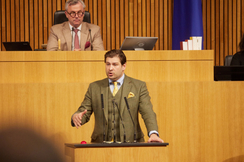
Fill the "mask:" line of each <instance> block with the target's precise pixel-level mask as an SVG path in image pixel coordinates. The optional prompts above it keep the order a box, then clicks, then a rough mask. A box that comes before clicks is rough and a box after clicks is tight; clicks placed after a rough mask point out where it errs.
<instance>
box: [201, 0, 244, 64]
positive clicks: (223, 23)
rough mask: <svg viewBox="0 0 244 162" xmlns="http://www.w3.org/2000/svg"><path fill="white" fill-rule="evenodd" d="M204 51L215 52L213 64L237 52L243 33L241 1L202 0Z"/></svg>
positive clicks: (222, 61)
mask: <svg viewBox="0 0 244 162" xmlns="http://www.w3.org/2000/svg"><path fill="white" fill-rule="evenodd" d="M202 7H203V28H204V49H213V50H214V51H215V64H216V65H223V64H224V58H225V56H226V55H233V54H235V53H236V52H237V51H239V47H238V44H239V42H240V40H241V36H242V34H243V33H244V1H243V0H202Z"/></svg>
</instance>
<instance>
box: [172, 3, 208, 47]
mask: <svg viewBox="0 0 244 162" xmlns="http://www.w3.org/2000/svg"><path fill="white" fill-rule="evenodd" d="M192 36H201V37H202V42H203V24H202V1H201V0H174V12H173V32H172V49H173V50H179V49H180V42H181V41H185V40H186V39H189V38H190V37H192ZM202 47H203V45H202Z"/></svg>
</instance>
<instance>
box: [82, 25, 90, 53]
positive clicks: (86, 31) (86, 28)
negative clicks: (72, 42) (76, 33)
mask: <svg viewBox="0 0 244 162" xmlns="http://www.w3.org/2000/svg"><path fill="white" fill-rule="evenodd" d="M88 31H89V29H88V27H87V24H86V23H84V22H83V23H82V26H81V30H80V49H81V50H82V51H84V50H85V44H86V40H87V39H86V38H87V37H88V34H89V33H88Z"/></svg>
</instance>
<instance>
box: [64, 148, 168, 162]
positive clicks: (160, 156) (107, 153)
mask: <svg viewBox="0 0 244 162" xmlns="http://www.w3.org/2000/svg"><path fill="white" fill-rule="evenodd" d="M167 150H168V149H167V147H102V148H101V147H100V148H96V147H95V148H77V149H74V148H68V147H65V151H66V152H67V154H66V155H67V156H66V157H67V162H79V161H86V162H94V161H104V162H107V161H117V162H125V161H126V162H134V161H140V162H148V161H160V162H168V158H167V157H168V156H167ZM87 155H89V156H87Z"/></svg>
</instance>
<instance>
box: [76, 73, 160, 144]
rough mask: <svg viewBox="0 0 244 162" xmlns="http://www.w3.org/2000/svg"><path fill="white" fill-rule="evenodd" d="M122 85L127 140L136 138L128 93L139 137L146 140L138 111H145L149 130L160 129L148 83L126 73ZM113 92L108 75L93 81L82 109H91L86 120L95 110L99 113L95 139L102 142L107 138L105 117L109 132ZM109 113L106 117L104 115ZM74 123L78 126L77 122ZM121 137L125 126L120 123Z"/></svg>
mask: <svg viewBox="0 0 244 162" xmlns="http://www.w3.org/2000/svg"><path fill="white" fill-rule="evenodd" d="M121 88H123V89H122V96H121V101H120V106H119V108H120V114H121V116H122V119H123V122H124V125H125V133H126V141H130V142H133V140H134V125H133V122H132V120H131V118H130V114H129V111H128V109H127V107H126V103H125V100H124V97H126V98H127V101H128V105H129V107H130V112H131V115H132V118H133V120H134V123H135V128H136V139H137V141H140V142H142V141H144V134H143V132H142V130H141V127H140V125H139V119H138V112H139V113H140V114H141V116H142V118H143V120H144V123H145V125H146V128H147V131H148V132H150V131H152V130H156V131H158V126H157V121H156V114H155V113H154V111H153V109H152V104H151V101H150V96H149V92H148V90H147V87H146V83H145V82H142V81H140V80H136V79H133V78H131V77H128V76H126V75H125V78H124V82H123V86H122V87H121ZM109 93H111V91H110V88H109V82H108V78H105V79H103V80H99V81H96V82H93V83H91V84H90V85H89V88H88V90H87V92H86V94H85V98H84V100H83V102H82V103H81V106H80V107H79V109H78V111H77V112H75V113H79V112H82V111H84V110H85V109H87V113H86V114H85V115H84V116H83V118H82V124H85V123H86V122H88V121H89V119H90V116H91V115H92V113H94V116H95V126H94V130H93V133H92V136H91V141H92V142H102V141H103V128H104V126H103V120H104V119H105V121H104V122H105V127H106V130H105V132H106V134H107V131H108V124H107V122H108V95H109ZM130 93H133V94H134V97H128V95H129V94H130ZM101 94H103V99H104V112H103V110H102V106H101ZM104 117H105V118H104ZM71 123H72V126H74V124H73V122H71ZM119 129H120V139H121V141H123V139H124V138H123V134H124V129H123V126H122V125H121V124H120V128H119Z"/></svg>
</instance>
